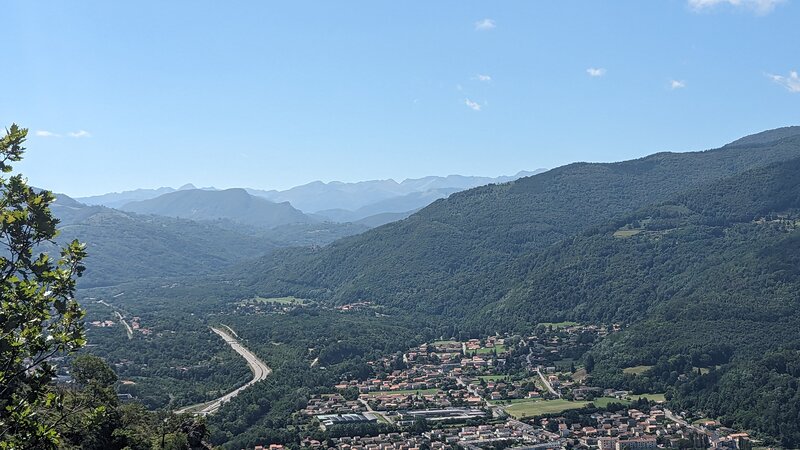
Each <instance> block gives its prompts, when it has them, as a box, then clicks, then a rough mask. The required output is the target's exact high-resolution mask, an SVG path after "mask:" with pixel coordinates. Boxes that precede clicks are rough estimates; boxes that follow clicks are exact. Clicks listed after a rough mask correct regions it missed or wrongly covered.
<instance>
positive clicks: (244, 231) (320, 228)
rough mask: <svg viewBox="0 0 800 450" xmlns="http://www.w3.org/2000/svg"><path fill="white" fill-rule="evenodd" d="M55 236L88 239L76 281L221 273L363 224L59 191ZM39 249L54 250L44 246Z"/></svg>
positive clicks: (107, 282) (87, 284)
mask: <svg viewBox="0 0 800 450" xmlns="http://www.w3.org/2000/svg"><path fill="white" fill-rule="evenodd" d="M52 210H53V213H54V214H55V216H56V217H58V219H59V221H60V223H59V230H60V231H61V234H60V236H59V237H58V242H60V243H62V244H63V243H64V242H67V241H70V240H72V239H79V240H80V241H82V242H86V243H87V250H88V252H89V254H90V256H91V264H89V265H88V266H87V269H86V272H85V274H84V277H83V278H81V280H80V286H81V287H84V288H86V287H93V286H108V285H115V284H119V283H124V282H128V281H132V280H139V279H148V278H168V277H177V276H185V275H191V276H194V275H208V274H214V273H221V272H223V271H225V270H228V269H230V268H231V267H233V266H234V265H236V264H240V263H243V262H244V261H248V260H251V259H255V258H258V257H261V256H263V255H264V254H265V253H268V252H270V251H273V250H274V249H276V248H279V247H286V246H320V245H326V244H328V243H330V242H332V241H334V240H336V239H338V238H341V237H343V236H349V235H353V234H356V233H360V232H362V231H364V230H365V229H366V227H363V226H359V225H354V224H332V223H305V224H304V223H299V224H286V225H281V226H277V227H274V228H271V229H264V228H262V227H258V226H246V225H242V224H239V223H236V222H232V221H227V220H216V221H194V220H188V219H180V218H171V217H164V216H155V215H140V214H134V213H130V212H124V211H119V210H116V209H112V208H106V207H104V206H87V205H84V204H82V203H79V202H77V201H75V200H74V199H71V198H70V197H68V196H66V195H62V194H59V195H58V196H57V200H56V202H55V203H54V204H53V205H52ZM44 250H55V248H45V249H44Z"/></svg>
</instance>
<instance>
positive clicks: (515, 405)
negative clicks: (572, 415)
mask: <svg viewBox="0 0 800 450" xmlns="http://www.w3.org/2000/svg"><path fill="white" fill-rule="evenodd" d="M588 404H589V402H571V401H569V400H560V399H559V400H527V399H526V400H516V401H515V400H512V402H511V406H507V407H505V408H504V409H505V410H506V412H507V413H508V414H510V415H511V416H512V417H514V418H515V419H520V418H523V417H533V416H541V415H542V414H554V413H560V412H563V411H566V410H568V409H578V408H583V407H584V406H586V405H588Z"/></svg>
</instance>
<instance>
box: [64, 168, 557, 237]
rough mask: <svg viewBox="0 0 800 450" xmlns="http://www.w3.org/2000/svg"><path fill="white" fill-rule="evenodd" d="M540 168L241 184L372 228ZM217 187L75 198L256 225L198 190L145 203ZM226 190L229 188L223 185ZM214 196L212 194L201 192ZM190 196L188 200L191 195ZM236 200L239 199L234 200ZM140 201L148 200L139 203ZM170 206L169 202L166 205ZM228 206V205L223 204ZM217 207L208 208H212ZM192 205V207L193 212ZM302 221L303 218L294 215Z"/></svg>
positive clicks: (316, 213) (321, 217)
mask: <svg viewBox="0 0 800 450" xmlns="http://www.w3.org/2000/svg"><path fill="white" fill-rule="evenodd" d="M544 171H545V169H538V170H535V171H520V172H518V173H517V174H515V175H511V176H500V177H479V176H463V175H448V176H445V177H439V176H428V177H423V178H409V179H406V180H403V181H401V182H399V183H398V182H397V181H395V180H391V179H390V180H371V181H361V182H356V183H344V182H340V181H332V182H329V183H323V182H321V181H314V182H312V183H308V184H304V185H302V186H296V187H293V188H291V189H287V190H283V191H278V190H261V189H250V188H244V189H243V190H244V191H246V192H247V193H248V194H250V195H252V196H255V197H259V198H264V199H266V200H269V201H271V202H274V203H279V204H280V203H285V202H289V203H290V204H291V206H292V207H294V208H297V209H299V210H300V211H302V212H304V213H306V214H307V215H310V217H311V219H310V220H311V221H314V220H316V221H332V222H339V223H345V222H353V223H356V222H359V223H363V224H368V225H369V226H370V227H376V226H379V225H383V224H385V223H389V222H392V221H395V220H400V219H403V218H405V217H408V216H409V215H411V214H412V213H414V212H415V211H417V210H419V209H421V208H424V207H425V206H428V205H429V204H431V203H432V202H434V201H436V200H438V199H441V198H446V197H448V196H449V195H450V194H453V193H455V192H459V191H462V190H465V189H470V188H473V187H477V186H482V185H486V184H499V183H506V182H509V181H513V180H517V179H519V178H523V177H528V176H531V175H535V174H537V173H541V172H544ZM195 190H197V191H207V192H213V191H220V190H218V189H215V188H213V187H207V188H201V189H198V188H196V187H195V186H194V185H192V184H187V185H184V186H181V187H180V188H178V189H174V188H171V187H161V188H158V189H136V190H133V191H125V192H114V193H108V194H103V195H96V196H91V197H79V198H77V199H76V200H78V201H80V202H82V203H85V204H88V205H104V206H108V207H110V208H118V209H125V210H130V211H134V212H139V213H145V214H159V215H165V216H169V217H184V218H189V219H199V220H210V219H217V218H226V219H231V220H235V221H239V222H242V223H246V224H249V225H255V223H253V222H252V221H250V220H249V219H245V220H239V219H237V218H235V217H233V216H232V212H229V213H228V214H217V213H219V212H220V211H219V207H211V206H209V205H205V206H204V205H201V204H198V203H196V201H195V200H197V198H195V197H198V196H199V195H201V194H190V195H189V194H187V195H184V196H177V197H167V198H165V199H162V200H160V201H158V202H147V201H149V200H153V199H156V198H160V197H162V196H165V195H170V194H174V193H176V192H183V191H195ZM225 191H230V189H226V190H225ZM206 197H207V198H208V200H209V201H213V198H214V197H213V196H206ZM193 198H194V200H191V199H193ZM178 199H181V201H195V203H193V204H192V205H193V206H192V207H191V209H192V211H188V210H186V207H185V205H184V206H182V205H179V204H178V202H176V200H178ZM239 201H240V202H241V201H243V200H242V199H239ZM139 202H147V203H144V204H140V203H139ZM168 205H169V206H168ZM228 206H231V205H228ZM215 208H216V209H217V212H216V213H212V212H211V209H215ZM195 210H196V211H195ZM296 219H297V220H300V221H301V222H303V223H308V220H304V219H301V218H300V217H299V216H298V217H296Z"/></svg>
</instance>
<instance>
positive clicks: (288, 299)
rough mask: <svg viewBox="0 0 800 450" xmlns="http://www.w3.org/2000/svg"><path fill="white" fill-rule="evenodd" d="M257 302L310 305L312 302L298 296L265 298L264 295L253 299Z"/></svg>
mask: <svg viewBox="0 0 800 450" xmlns="http://www.w3.org/2000/svg"><path fill="white" fill-rule="evenodd" d="M253 301H254V302H256V303H277V304H280V305H308V304H310V302H309V301H308V300H304V299H302V298H296V297H271V298H264V297H256V298H254V299H253Z"/></svg>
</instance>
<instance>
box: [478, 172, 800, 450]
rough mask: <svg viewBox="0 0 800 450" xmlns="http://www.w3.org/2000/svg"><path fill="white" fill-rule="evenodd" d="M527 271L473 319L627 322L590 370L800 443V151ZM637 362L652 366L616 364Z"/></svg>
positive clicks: (521, 323)
mask: <svg viewBox="0 0 800 450" xmlns="http://www.w3.org/2000/svg"><path fill="white" fill-rule="evenodd" d="M620 231H627V233H620ZM526 273H527V275H526V278H525V280H524V282H522V283H520V284H519V285H517V286H516V287H515V288H514V289H512V290H511V291H510V292H509V293H508V294H507V295H505V296H504V297H503V298H502V299H501V300H499V301H497V302H496V303H494V304H493V305H491V306H488V307H487V308H485V309H484V310H483V311H481V312H480V313H478V314H476V315H475V316H473V317H471V318H470V320H472V321H474V322H475V323H476V324H478V323H480V324H481V325H482V326H484V327H487V328H488V329H497V328H501V329H502V328H509V329H524V328H525V327H526V326H529V324H532V323H537V322H540V321H545V320H547V321H553V320H578V321H585V322H605V323H611V322H617V323H623V324H625V323H627V324H629V325H630V326H629V327H628V328H626V329H625V331H623V332H622V333H619V334H617V335H615V336H613V337H611V338H610V339H607V340H606V341H604V342H603V343H602V344H601V345H600V346H599V347H597V348H595V349H594V350H593V354H594V359H595V361H598V362H597V365H596V369H595V371H594V372H593V373H592V377H593V379H594V381H595V382H596V383H598V384H599V385H601V386H616V387H620V388H628V389H633V390H634V391H639V392H644V391H663V390H667V391H668V392H669V393H670V397H671V398H672V400H673V402H674V404H675V405H679V406H680V407H681V408H682V409H684V410H690V411H702V412H703V413H704V414H706V415H709V416H712V417H721V418H722V420H723V422H724V423H725V424H727V425H734V426H737V427H743V428H746V429H755V430H759V431H762V432H766V433H768V434H770V435H772V436H775V437H778V438H779V439H780V440H781V441H782V443H783V445H787V446H796V445H797V443H798V442H800V427H798V421H797V418H798V416H797V411H799V410H800V389H799V388H798V386H799V385H800V371H798V370H797V368H798V367H800V353H798V349H800V327H798V326H797V324H798V323H800V158H798V159H793V160H790V161H785V162H781V163H777V164H774V165H770V166H768V167H764V168H758V169H754V170H751V171H748V172H745V173H743V174H740V175H737V176H734V177H731V178H728V179H724V180H721V181H718V182H714V183H712V184H709V185H707V186H704V187H701V188H699V189H696V190H692V191H690V192H687V193H684V194H680V195H677V196H676V197H675V198H674V199H673V200H670V201H667V202H663V203H659V204H657V205H654V206H651V207H646V208H643V209H641V210H639V211H637V212H636V213H633V214H629V215H626V216H625V217H623V218H621V219H618V220H616V221H612V223H611V225H609V226H603V227H598V228H596V229H595V230H593V231H591V232H588V233H585V234H582V235H580V236H577V237H575V238H573V239H570V240H567V241H564V242H562V243H560V244H557V245H555V246H553V247H551V248H550V249H548V250H547V251H546V252H544V253H543V254H541V255H539V256H538V257H535V258H531V259H530V265H529V266H528V267H527V272H526ZM476 326H477V325H476ZM638 365H647V366H654V368H653V369H651V370H649V371H647V372H646V373H645V374H643V375H641V374H640V375H631V374H628V375H626V374H624V373H623V371H622V368H624V367H632V366H638ZM697 367H702V368H707V369H709V368H710V369H711V370H710V372H709V373H708V374H703V375H700V374H699V373H697V369H696V368H697Z"/></svg>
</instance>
